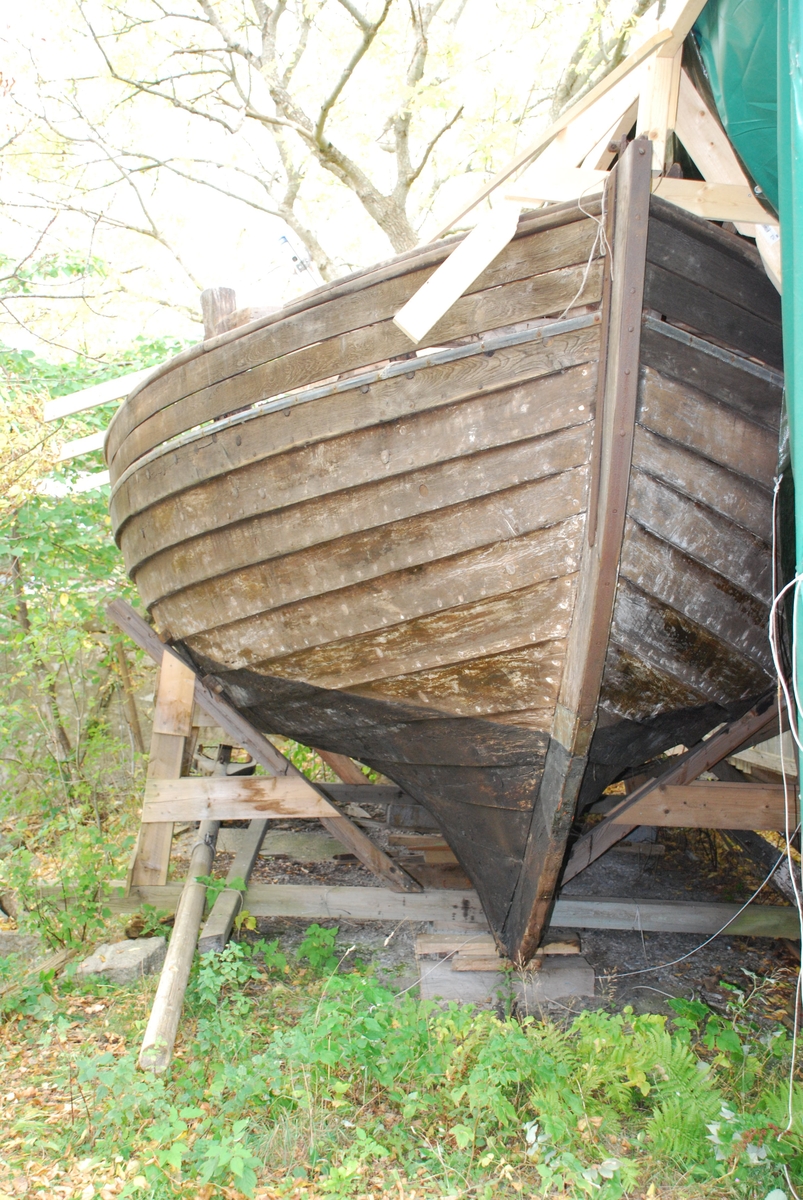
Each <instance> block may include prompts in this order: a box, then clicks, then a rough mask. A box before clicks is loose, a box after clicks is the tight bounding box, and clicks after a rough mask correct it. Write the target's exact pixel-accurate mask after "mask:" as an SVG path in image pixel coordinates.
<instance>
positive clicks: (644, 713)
mask: <svg viewBox="0 0 803 1200" xmlns="http://www.w3.org/2000/svg"><path fill="white" fill-rule="evenodd" d="M709 698H710V697H709V696H708V695H706V694H704V693H703V692H700V691H698V690H696V689H695V688H693V687H691V686H690V684H689V682H688V680H686V679H684V680H682V681H681V680H679V679H677V678H676V677H675V676H674V675H673V674H671V672H670V671H667V670H662V669H660V668H659V666H658V665H657V664H656V663H655V662H647V661H646V660H645V659H643V658H641V657H640V656H638V655H635V654H631V653H629V652H628V651H627V650H625V649H623V648H622V647H621V646H619V645H617V644H616V643H615V642H610V643H609V645H608V653H607V655H606V658H605V674H604V676H603V680H602V689H601V692H600V703H601V704H602V705H603V706H604V709H605V711H606V712H607V713H608V714H610V715H613V714H614V713H615V714H616V715H617V716H618V717H621V718H624V719H625V720H628V721H648V720H650V719H652V718H654V717H657V716H659V715H660V714H662V713H666V712H674V711H676V710H678V709H684V708H686V709H693V708H698V707H699V706H700V705H703V704H706V703H708V701H709Z"/></svg>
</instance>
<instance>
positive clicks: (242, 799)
mask: <svg viewBox="0 0 803 1200" xmlns="http://www.w3.org/2000/svg"><path fill="white" fill-rule="evenodd" d="M331 814H332V805H331V804H330V803H329V801H328V800H326V799H325V798H324V797H323V796H321V795H319V793H318V792H316V791H315V789H314V788H311V787H309V786H308V785H307V782H306V780H305V779H304V778H303V777H302V778H298V777H295V778H294V777H293V776H284V775H273V776H270V777H268V778H265V776H264V775H263V776H257V775H244V776H243V775H239V776H238V775H227V776H217V777H215V776H206V777H195V776H194V777H192V778H185V779H149V780H148V781H147V782H146V784H145V802H144V804H143V806H142V822H143V824H146V825H147V824H148V823H149V822H151V821H171V822H174V821H207V820H211V819H212V818H215V819H217V820H219V821H241V820H243V819H245V820H249V821H250V820H251V819H252V818H255V817H264V818H266V819H267V820H271V819H273V820H287V819H288V818H293V819H295V818H301V819H304V820H310V819H315V820H320V819H321V817H328V816H331ZM768 828H769V826H768Z"/></svg>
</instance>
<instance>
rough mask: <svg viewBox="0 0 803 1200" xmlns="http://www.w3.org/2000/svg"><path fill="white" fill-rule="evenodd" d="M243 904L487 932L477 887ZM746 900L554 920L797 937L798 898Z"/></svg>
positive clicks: (647, 903)
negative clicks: (787, 900) (779, 901)
mask: <svg viewBox="0 0 803 1200" xmlns="http://www.w3.org/2000/svg"><path fill="white" fill-rule="evenodd" d="M180 895H181V884H168V885H167V886H166V887H139V888H136V889H135V890H134V891H133V892H132V894H131V895H130V896H122V895H121V896H111V897H109V898H108V903H109V907H110V908H111V909H112V911H113V912H133V911H134V910H135V909H136V908H137V906H138V905H139V904H142V903H145V904H153V905H155V906H156V907H158V908H163V909H168V910H173V909H174V908H175V905H176V903H177V901H178V898H179V896H180ZM245 906H246V908H247V909H248V911H249V912H250V913H252V914H253V915H254V916H255V917H307V918H313V919H317V920H343V919H346V918H348V919H352V920H355V921H435V922H437V923H438V924H439V925H442V926H443V925H446V926H449V927H454V930H455V932H458V931H460V930H466V931H467V932H472V933H486V934H487V933H488V924H487V921H486V920H485V914H484V913H483V911H482V906H481V904H480V902H479V897H478V896H477V893H476V892H474V891H471V890H450V889H447V888H439V889H437V890H435V891H431V892H419V893H418V894H416V895H409V894H408V895H403V894H401V893H399V892H391V891H390V890H389V889H387V888H368V887H325V886H318V885H313V884H283V883H267V884H266V883H254V884H252V885H251V887H250V888H249V889H248V891H247V892H246V894H245ZM741 907H742V906H741V905H740V904H720V903H711V904H709V903H697V902H694V901H688V900H627V899H617V898H610V897H598V896H591V897H586V896H560V897H559V898H558V899H557V900H556V902H555V907H554V910H553V912H552V920H551V925H550V928H553V929H625V930H636V931H639V930H640V931H643V932H645V933H649V932H655V933H703V934H709V935H710V934H712V933H716V932H717V931H718V930H719V929H721V928H722V927H723V926H725V927H726V931H727V933H728V934H729V935H734V934H742V935H746V936H753V937H772V938H777V937H788V938H793V939H799V937H800V921H799V918H798V915H797V910H796V909H795V908H793V907H792V905H789V906H788V907H787V906H784V905H761V904H755V903H754V904H750V905H748V907H747V908H746V909H745V911H744V912H743V913H741V915H740V916H736V914H737V913H738V912H739V910H740V908H741ZM734 918H735V919H734ZM550 936H551V935H550Z"/></svg>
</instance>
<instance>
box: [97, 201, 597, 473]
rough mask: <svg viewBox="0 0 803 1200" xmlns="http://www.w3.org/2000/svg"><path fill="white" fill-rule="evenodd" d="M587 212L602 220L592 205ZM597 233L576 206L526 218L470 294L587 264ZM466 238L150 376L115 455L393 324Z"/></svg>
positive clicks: (120, 423)
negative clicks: (319, 348)
mask: <svg viewBox="0 0 803 1200" xmlns="http://www.w3.org/2000/svg"><path fill="white" fill-rule="evenodd" d="M586 207H587V208H588V209H589V213H590V214H593V215H597V211H598V208H597V209H596V210H595V208H594V206H593V204H591V205H587V206H586ZM595 232H596V230H595V228H594V224H593V220H587V219H586V216H585V214H583V213H581V212H579V211H578V209H577V206H576V205H562V206H556V207H555V208H554V209H552V210H551V211H549V212H546V213H544V214H530V215H529V216H527V217H525V218H522V220H521V221H520V222H519V231H518V234H517V236H516V237H515V238H514V239H513V241H512V242H511V243H510V245H509V246H508V247H507V248H506V249H505V250H504V251H503V253H502V254H501V255H500V256H499V259H498V260H497V261H496V262H495V263H492V264H491V266H490V268H489V269H488V270H487V271H485V272H483V274H482V275H481V276H480V278H479V279H478V280H477V281H476V285H475V287H474V288H473V289H470V290H479V291H482V290H484V289H486V288H489V287H494V286H495V285H496V284H499V283H502V282H503V281H505V280H508V281H510V280H514V279H524V278H527V277H528V276H530V275H533V274H535V275H538V274H543V273H546V272H548V271H552V270H555V269H556V268H559V267H563V266H566V265H567V264H568V265H573V264H577V263H585V262H586V261H587V260H588V255H589V253H590V250H591V246H592V244H593V241H594V236H595ZM463 236H464V235H460V236H457V237H454V238H450V239H449V240H448V241H447V242H442V243H441V244H440V245H430V246H426V247H418V248H417V249H415V250H413V251H410V252H408V253H407V254H402V255H399V256H397V257H396V258H395V259H393V260H391V261H390V262H388V263H384V264H382V263H380V264H379V265H378V266H375V267H371V268H369V269H367V270H362V271H358V272H355V273H354V274H352V275H350V276H346V277H345V278H343V279H340V280H337V281H336V282H334V283H332V284H329V285H326V286H324V287H322V288H318V289H316V290H315V291H314V292H311V293H308V294H307V295H305V296H303V297H301V298H300V299H299V300H297V301H295V302H293V303H290V304H288V305H285V307H284V308H282V309H280V310H279V311H278V312H275V313H273V314H271V315H270V316H268V317H266V318H264V319H260V320H259V321H258V322H257V323H256V324H255V325H254V326H253V327H252V328H241V329H238V330H236V331H235V332H233V333H228V334H226V335H224V336H222V337H216V338H214V339H212V340H211V341H208V342H207V343H206V344H203V345H199V346H194V347H192V348H191V349H190V350H188V351H184V352H183V353H182V354H179V355H177V356H176V358H175V359H173V360H172V361H171V362H170V363H167V364H165V365H164V366H163V367H162V368H161V370H160V371H159V372H150V374H151V375H153V376H154V378H153V379H152V381H151V383H150V384H149V385H148V386H147V388H143V387H139V389H138V390H137V393H136V394H135V395H132V396H130V397H129V400H128V402H127V404H126V411H125V412H121V413H120V414H119V415H116V416H115V419H114V421H113V423H112V424H113V431H112V433H113V437H112V439H111V440H110V447H112V448H111V449H110V453H111V454H115V453H116V451H117V447H118V446H119V444H120V442H121V441H122V440H124V438H125V437H126V436H127V435H128V433H130V431H131V430H132V429H133V428H135V427H136V426H137V425H138V424H140V423H141V421H142V420H144V419H146V418H147V417H149V416H152V415H153V414H154V413H155V412H158V411H159V410H160V409H161V408H163V407H166V406H167V405H169V404H172V403H174V402H175V401H176V400H180V399H183V398H184V397H185V396H189V395H192V394H193V393H194V392H197V391H200V390H201V389H203V388H206V387H209V386H210V385H211V384H214V383H218V382H221V381H222V380H225V379H229V378H231V377H233V376H235V375H238V374H240V373H242V372H244V371H248V370H250V369H251V368H253V367H256V366H260V365H261V364H262V363H264V362H267V361H269V360H271V359H273V358H277V357H280V356H282V355H286V354H292V353H293V352H294V351H296V350H299V349H301V348H303V347H304V346H307V345H311V344H312V343H314V342H319V341H324V340H326V339H327V338H331V337H334V336H336V335H337V334H341V333H347V332H348V331H349V330H352V329H359V328H361V327H362V326H364V325H370V324H372V323H373V322H375V321H377V320H385V319H388V318H390V317H391V316H392V315H393V313H394V312H395V311H396V310H397V309H398V307H399V306H400V305H401V304H403V303H404V301H405V300H406V299H407V298H408V297H409V296H410V295H411V294H412V292H413V291H414V290H415V288H416V287H417V286H420V285H421V284H422V283H423V282H424V281H425V279H427V278H428V277H429V275H430V274H431V273H432V271H433V270H434V269H435V268H436V267H437V266H438V264H440V263H441V262H443V260H444V259H445V258H446V257H447V256H448V255H449V253H450V252H451V250H452V248H453V247H454V246H456V245H458V244H459V243H460V241H462V239H463ZM133 390H134V389H133V388H132V387H129V391H133Z"/></svg>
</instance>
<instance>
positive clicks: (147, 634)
mask: <svg viewBox="0 0 803 1200" xmlns="http://www.w3.org/2000/svg"><path fill="white" fill-rule="evenodd" d="M106 611H107V613H108V614H109V616H110V617H111V619H112V620H113V621H114V622H115V624H117V625H118V626H119V627H120V629H122V630H123V632H125V633H127V634H128V636H129V637H130V638H131V639H132V640H133V641H134V642H136V643H137V645H138V646H140V647H141V649H143V650H144V651H145V652H146V653H147V654H150V656H151V658H152V659H153V660H154V661H155V662H157V663H162V661H163V660H164V658H165V657H166V656H170V657H173V658H178V655H176V654H175V652H174V651H173V650H171V649H169V647H167V646H165V645H163V644H162V642H160V641H159V638H158V637H157V635H156V634H155V633H154V631H153V630H152V629H151V627H150V625H148V624H147V622H145V621H143V619H142V617H140V616H139V615H138V614H137V613H136V612H135V611H134V609H133V608H132V607H131V605H130V604H127V603H126V602H125V600H113V601H112V602H111V603H110V604H108V605H107V608H106ZM179 661H180V660H179ZM187 669H189V668H187ZM193 674H194V672H193ZM194 678H195V683H194V699H195V702H196V704H198V706H199V707H200V708H202V709H204V711H205V712H207V713H208V714H209V716H210V717H212V719H213V720H214V721H216V722H217V724H218V725H220V727H221V728H222V729H224V730H225V731H226V732H227V733H228V734H229V736H230V737H231V738H232V741H233V743H234V744H235V745H237V746H242V747H243V748H244V749H246V750H247V751H248V752H249V754H250V755H251V757H252V758H253V759H254V761H255V762H257V763H259V764H260V765H261V766H262V767H264V769H265V770H266V771H268V772H269V774H271V775H281V776H285V777H289V778H298V779H301V780H303V781H304V784H305V785H306V787H307V788H308V789H309V791H310V793H311V795H313V796H318V797H320V796H322V792H321V789H320V788H318V787H316V786H315V784H313V783H311V782H310V780H308V779H307V778H306V776H305V775H304V774H303V773H302V772H301V771H299V770H298V768H297V767H295V766H294V765H293V763H291V762H290V760H289V759H288V758H285V756H284V755H283V754H282V753H281V752H280V751H279V750H277V749H276V747H275V746H274V745H273V743H272V742H271V741H269V740H268V738H266V737H265V736H264V735H263V734H261V733H260V732H259V730H258V729H255V728H254V726H253V725H252V724H251V723H250V721H247V720H246V718H245V717H244V716H243V715H242V713H240V712H238V711H237V709H236V708H235V707H234V705H233V704H231V703H230V702H229V701H228V700H226V699H225V698H224V697H223V695H222V694H220V692H215V691H213V690H212V687H211V686H210V685H209V684H208V683H206V682H205V681H203V680H201V679H200V678H199V677H198V676H197V675H195V674H194ZM221 692H222V688H221ZM161 736H167V735H161ZM329 808H330V815H327V816H322V817H320V818H319V820H320V821H321V824H322V825H323V826H324V828H325V829H327V830H328V831H329V833H331V834H332V836H333V837H336V838H337V839H338V841H339V842H342V843H343V845H344V846H346V848H347V849H348V850H350V851H351V853H352V854H354V855H355V856H356V857H357V858H358V859H359V860H360V862H362V863H363V865H364V866H366V867H367V868H368V870H369V871H371V872H372V873H373V874H374V875H376V876H378V877H379V878H380V879H382V880H384V882H385V883H387V884H388V886H389V887H391V888H393V889H394V890H399V891H404V892H419V891H421V890H422V889H421V885H420V883H418V882H417V881H416V880H415V879H413V878H412V877H411V876H410V875H408V874H407V872H406V871H405V870H404V869H403V868H402V867H400V866H399V865H398V863H395V862H394V861H393V859H392V858H390V856H389V855H387V854H385V852H384V850H380V849H379V847H378V846H375V845H374V843H373V842H372V841H371V839H370V838H369V837H367V836H366V834H364V833H363V831H362V830H361V829H360V828H358V826H356V825H355V824H354V822H353V821H350V820H349V818H348V817H345V816H343V815H342V813H340V812H339V811H338V809H336V808H335V806H334V805H333V804H332V805H330V806H329ZM250 815H253V814H250ZM143 828H144V826H143Z"/></svg>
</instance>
